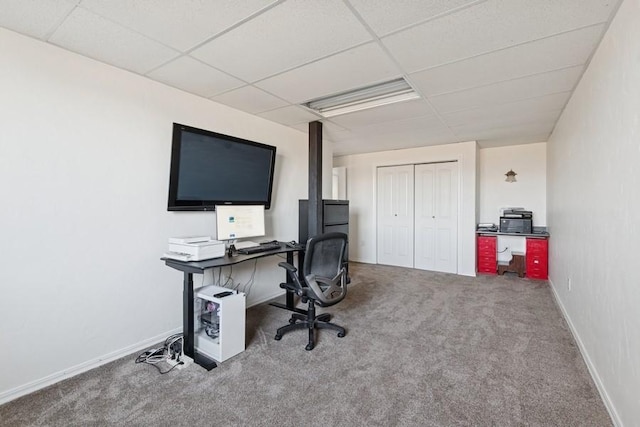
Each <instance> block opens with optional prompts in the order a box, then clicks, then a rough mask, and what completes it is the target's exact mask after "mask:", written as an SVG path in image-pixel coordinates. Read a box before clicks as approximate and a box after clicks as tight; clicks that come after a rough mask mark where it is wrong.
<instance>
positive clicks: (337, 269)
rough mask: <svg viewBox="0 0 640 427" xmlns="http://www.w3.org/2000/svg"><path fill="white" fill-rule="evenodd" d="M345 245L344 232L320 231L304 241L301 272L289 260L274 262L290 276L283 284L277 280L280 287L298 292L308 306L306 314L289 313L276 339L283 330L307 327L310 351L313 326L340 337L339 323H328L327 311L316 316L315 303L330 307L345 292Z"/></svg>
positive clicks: (342, 333) (285, 331)
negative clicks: (305, 246)
mask: <svg viewBox="0 0 640 427" xmlns="http://www.w3.org/2000/svg"><path fill="white" fill-rule="evenodd" d="M346 245H347V235H346V234H344V233H325V234H321V235H319V236H315V237H312V238H311V239H309V240H308V241H307V248H306V251H305V258H304V265H303V267H302V274H301V275H299V274H298V270H297V269H296V268H295V267H294V266H293V265H291V264H289V263H286V262H281V263H279V264H278V265H279V266H280V267H282V268H284V269H285V270H287V275H288V277H289V279H290V280H289V281H288V282H287V283H281V284H280V287H281V288H283V289H286V290H287V292H293V293H295V294H296V295H298V296H299V297H300V299H301V301H302V302H303V303H306V304H307V305H308V307H307V312H306V314H302V313H293V314H292V315H291V318H290V319H289V324H288V325H285V326H283V327H281V328H278V330H277V332H276V336H275V339H276V340H280V339H282V335H284V334H286V333H287V332H290V331H294V330H298V329H307V330H308V331H309V342H308V344H307V346H306V347H305V349H306V350H313V348H314V347H315V338H316V337H315V334H316V330H317V329H332V330H334V331H336V332H337V333H338V337H340V338H342V337H344V336H345V335H346V334H347V331H346V330H345V329H344V328H343V327H342V326H338V325H336V324H334V323H331V322H329V320H330V319H331V315H330V314H328V313H323V314H319V315H317V316H316V305H318V306H320V307H330V306H332V305H334V304H337V303H339V302H340V301H342V300H343V299H344V297H345V296H346V294H347V280H346V277H347V271H346V269H345V268H344V266H343V256H344V252H345V249H346Z"/></svg>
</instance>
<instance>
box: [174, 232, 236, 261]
mask: <svg viewBox="0 0 640 427" xmlns="http://www.w3.org/2000/svg"><path fill="white" fill-rule="evenodd" d="M224 254H225V244H224V242H221V241H219V240H213V239H212V238H211V237H210V236H190V237H170V238H169V252H167V253H165V254H164V256H165V257H166V258H171V259H177V260H180V261H203V260H205V259H211V258H220V257H223V256H224Z"/></svg>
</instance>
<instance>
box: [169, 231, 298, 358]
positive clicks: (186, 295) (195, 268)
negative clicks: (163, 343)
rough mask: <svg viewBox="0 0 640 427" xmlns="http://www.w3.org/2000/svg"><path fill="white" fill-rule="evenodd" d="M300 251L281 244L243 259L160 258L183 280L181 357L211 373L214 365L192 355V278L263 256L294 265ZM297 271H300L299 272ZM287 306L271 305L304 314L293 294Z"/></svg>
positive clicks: (288, 299) (288, 293)
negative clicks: (283, 258)
mask: <svg viewBox="0 0 640 427" xmlns="http://www.w3.org/2000/svg"><path fill="white" fill-rule="evenodd" d="M302 251H303V249H302V248H290V247H288V246H287V245H286V244H284V243H280V248H278V249H273V250H270V251H266V252H260V253H256V254H251V255H243V254H236V255H234V256H231V257H230V256H228V255H225V256H224V257H221V258H213V259H207V260H204V261H191V262H187V261H178V260H175V259H171V258H162V261H164V262H165V264H166V265H167V266H169V267H171V268H175V269H176V270H179V271H182V272H183V273H184V280H183V286H184V288H183V293H182V332H183V334H184V353H185V354H186V355H187V356H189V357H191V358H192V359H193V360H194V362H195V363H197V364H198V365H200V366H202V367H204V368H205V369H207V370H211V369H213V368H215V367H216V366H217V365H216V362H215V361H213V360H211V359H209V358H208V357H207V356H205V355H204V354H199V353H198V352H197V351H195V348H194V330H193V328H194V313H193V303H194V294H193V274H194V273H196V274H204V272H205V271H206V270H208V269H211V268H219V267H226V266H230V265H235V264H240V263H242V262H245V261H251V260H255V259H258V258H263V257H266V256H273V255H278V254H283V253H284V254H286V255H287V262H288V263H290V264H293V255H294V254H295V253H296V252H302ZM301 258H302V257H299V258H298V262H299V265H300V261H301ZM298 270H299V271H300V269H298ZM286 281H287V282H289V281H290V279H289V277H288V275H287V276H286ZM286 298H287V299H286V304H284V305H283V304H276V303H273V304H272V305H274V306H277V307H280V308H285V309H287V310H291V311H298V312H303V313H306V312H305V311H304V310H301V309H298V308H295V304H294V301H293V294H292V293H291V292H287V295H286Z"/></svg>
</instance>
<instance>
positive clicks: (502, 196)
mask: <svg viewBox="0 0 640 427" xmlns="http://www.w3.org/2000/svg"><path fill="white" fill-rule="evenodd" d="M546 156H547V144H546V143H544V142H542V143H537V144H524V145H512V146H509V147H495V148H482V149H480V156H479V168H480V179H479V184H480V191H479V194H478V200H479V205H480V206H479V208H480V210H479V212H480V214H479V217H478V222H492V223H495V224H498V221H499V219H500V208H502V207H507V206H518V207H524V208H526V209H527V210H530V211H532V212H533V225H535V226H545V225H547V197H546V196H547V189H546V184H547V177H546V173H547V166H546V165H547V159H546ZM510 169H513V171H514V172H516V173H517V175H516V182H513V183H509V182H506V181H505V179H506V176H505V173H507V171H508V170H510Z"/></svg>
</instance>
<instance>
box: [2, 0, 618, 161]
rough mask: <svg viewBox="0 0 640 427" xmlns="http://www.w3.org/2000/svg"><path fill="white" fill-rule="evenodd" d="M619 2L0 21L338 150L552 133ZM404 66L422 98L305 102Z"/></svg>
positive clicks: (121, 10)
mask: <svg viewBox="0 0 640 427" xmlns="http://www.w3.org/2000/svg"><path fill="white" fill-rule="evenodd" d="M619 3H620V0H482V1H478V0H475V1H470V0H430V1H427V0H395V1H394V0H316V1H313V0H280V1H273V0H242V1H237V0H209V1H203V0H173V1H170V2H169V1H167V2H159V1H157V0H31V1H24V0H0V26H2V27H5V28H7V29H9V30H13V31H16V32H19V33H22V34H25V35H28V36H31V37H34V38H37V39H40V40H42V41H44V42H47V43H51V44H53V45H56V46H59V47H62V48H64V49H67V50H70V51H72V52H76V53H78V54H80V55H84V56H87V57H90V58H93V59H96V60H98V61H102V62H105V63H107V64H111V65H114V66H116V67H119V68H122V69H124V70H128V71H131V72H133V73H137V74H140V75H143V76H146V77H148V78H150V79H153V80H157V81H159V82H162V83H165V84H167V85H170V86H173V87H176V88H179V89H181V90H184V91H187V92H190V93H193V94H195V95H198V96H202V97H205V98H208V99H211V100H213V101H215V102H219V103H222V104H225V105H228V106H230V107H233V108H236V109H238V110H242V111H245V112H248V113H251V114H254V115H257V116H260V117H263V118H265V119H267V120H271V121H275V122H278V123H281V124H283V125H286V126H290V127H293V128H296V129H299V130H301V131H304V132H306V131H307V128H308V122H310V121H315V120H320V121H322V122H323V124H324V126H323V129H324V136H325V139H327V140H330V141H331V142H333V144H334V153H335V155H345V154H353V153H364V152H372V151H381V150H390V149H401V148H409V147H418V146H429V145H438V144H447V143H454V142H461V141H469V140H477V141H478V143H479V144H480V146H481V147H495V146H504V145H514V144H523V143H530V142H541V141H546V140H547V138H548V137H549V135H550V134H551V132H552V130H553V128H554V126H555V123H556V121H557V119H558V117H559V115H560V114H561V112H562V110H563V108H564V106H565V105H566V103H567V101H568V99H569V98H570V97H571V93H572V91H573V90H574V88H575V86H576V84H577V82H578V81H579V79H580V77H581V76H582V74H583V72H584V70H585V69H586V67H587V65H588V62H589V60H590V58H591V56H592V55H593V52H594V50H595V49H596V47H597V46H598V43H599V42H600V40H601V38H602V36H603V34H604V32H605V31H606V29H607V27H608V24H609V22H610V21H611V19H612V17H613V15H614V14H615V12H616V10H617V8H618V6H619ZM399 77H404V78H405V79H406V80H407V82H409V84H410V85H411V86H412V87H413V88H414V89H415V90H416V92H418V94H419V95H420V99H417V100H413V101H406V102H402V103H397V104H392V105H387V106H383V107H377V108H373V109H369V110H365V111H360V112H355V113H350V114H346V115H341V116H336V117H332V118H329V119H325V118H322V117H321V116H319V115H318V114H316V113H314V112H313V111H312V110H309V109H307V108H306V107H303V106H301V104H303V103H305V102H307V101H309V100H312V99H315V98H319V97H322V96H326V95H331V94H335V93H340V92H344V91H347V90H351V89H356V88H360V87H364V86H368V85H371V84H375V83H379V82H383V81H386V80H392V79H395V78H399Z"/></svg>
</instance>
